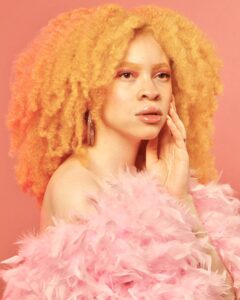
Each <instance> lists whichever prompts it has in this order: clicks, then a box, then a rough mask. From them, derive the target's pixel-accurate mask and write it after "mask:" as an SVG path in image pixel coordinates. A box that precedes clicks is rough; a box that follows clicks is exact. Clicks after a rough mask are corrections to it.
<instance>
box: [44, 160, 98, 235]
mask: <svg viewBox="0 0 240 300" xmlns="http://www.w3.org/2000/svg"><path fill="white" fill-rule="evenodd" d="M100 190H101V188H100V186H99V184H98V183H97V182H96V180H95V179H94V177H93V176H92V174H91V173H90V172H89V171H88V170H87V169H86V168H85V167H84V166H82V165H81V163H80V162H79V160H77V159H69V160H67V161H66V162H64V163H63V164H62V165H61V166H59V168H58V169H57V170H56V171H55V172H54V174H53V175H52V177H51V179H50V180H49V183H48V185H47V188H46V192H45V195H44V199H43V204H42V208H41V220H40V223H41V224H40V228H41V230H42V229H44V228H45V227H47V226H48V225H51V224H52V216H55V217H60V218H63V219H65V220H68V219H69V216H70V213H71V212H72V211H74V212H79V213H81V214H85V213H86V214H87V213H89V212H92V211H94V206H93V204H92V200H93V199H91V198H90V197H89V195H90V193H94V194H97V193H99V192H100ZM94 200H96V199H94Z"/></svg>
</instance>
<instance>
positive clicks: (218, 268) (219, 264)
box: [181, 194, 237, 299]
mask: <svg viewBox="0 0 240 300" xmlns="http://www.w3.org/2000/svg"><path fill="white" fill-rule="evenodd" d="M181 200H182V201H183V202H184V203H186V205H187V207H189V209H190V213H191V214H192V215H193V216H194V217H195V220H196V227H195V228H193V231H194V233H195V235H196V237H197V238H203V237H205V236H207V237H208V240H209V242H210V244H211V246H212V248H211V249H209V251H208V252H207V253H208V254H209V255H210V256H211V258H212V271H214V272H218V273H223V272H224V271H226V283H227V284H228V285H229V286H233V278H232V276H231V273H230V272H229V270H228V269H227V267H226V265H225V264H224V261H223V260H222V259H221V257H220V255H219V254H218V252H217V249H216V248H215V246H214V245H213V244H212V242H211V239H210V237H209V234H208V233H207V231H206V229H205V228H204V226H203V225H202V222H201V220H200V216H199V214H198V212H197V209H196V207H195V205H194V202H193V198H192V196H191V195H190V194H187V195H186V196H185V197H184V199H181ZM228 297H230V298H226V299H237V298H236V294H235V291H234V289H233V288H232V289H231V290H230V291H229V295H228ZM233 297H234V298H233Z"/></svg>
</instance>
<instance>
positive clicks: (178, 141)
mask: <svg viewBox="0 0 240 300" xmlns="http://www.w3.org/2000/svg"><path fill="white" fill-rule="evenodd" d="M167 124H168V126H169V128H170V130H171V132H172V135H173V138H174V140H175V143H176V145H177V146H178V147H179V148H182V147H183V146H185V142H184V138H183V136H182V133H181V131H180V130H179V128H178V127H177V126H176V124H175V123H174V121H173V120H172V118H171V117H170V116H169V115H168V116H167Z"/></svg>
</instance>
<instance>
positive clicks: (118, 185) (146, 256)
mask: <svg viewBox="0 0 240 300" xmlns="http://www.w3.org/2000/svg"><path fill="white" fill-rule="evenodd" d="M189 187H190V192H191V194H192V196H193V198H194V202H195V205H196V207H197V210H198V213H199V215H200V218H201V220H202V222H203V224H204V226H205V229H206V230H207V231H208V233H209V236H210V239H211V241H212V243H213V244H214V245H215V246H216V248H217V250H218V252H219V254H220V255H221V257H222V258H223V260H224V262H225V264H226V266H227V267H228V268H229V270H231V274H232V276H233V278H234V286H235V289H236V291H238V293H239V290H240V235H239V233H240V218H239V216H240V201H239V200H238V199H237V198H235V197H233V191H232V189H231V188H230V186H229V185H227V184H225V185H220V184H217V183H213V182H212V183H210V184H209V185H207V186H203V185H200V184H198V183H197V182H196V181H195V180H194V179H191V180H190V182H189ZM91 196H93V197H95V198H96V197H97V201H98V203H97V204H96V209H97V213H94V214H91V215H88V216H81V215H76V217H77V218H76V219H75V221H74V222H71V223H70V222H68V223H67V222H65V221H63V220H61V219H58V220H57V219H55V226H49V227H48V228H47V229H46V230H45V231H43V232H42V233H41V234H38V235H36V234H28V235H26V236H25V237H24V238H22V239H21V240H20V241H18V244H19V245H20V247H19V252H18V255H17V256H14V257H12V258H10V259H8V260H6V261H4V262H3V263H6V264H8V265H10V266H11V268H9V269H8V270H2V271H1V276H2V278H3V279H4V280H5V281H6V283H7V284H6V289H5V292H4V296H3V300H20V299H25V300H50V299H51V300H70V299H71V300H73V299H76V300H77V299H78V300H86V299H98V300H108V299H134V300H141V299H148V300H152V299H154V300H156V299H159V300H169V299H171V300H180V299H185V300H192V299H194V300H200V299H201V300H202V299H214V300H220V299H225V298H224V295H226V294H227V291H228V288H229V287H228V286H227V285H226V283H225V280H224V275H220V274H218V273H215V272H212V271H211V257H210V256H209V255H208V254H207V253H206V252H205V250H206V249H207V248H208V247H209V243H208V241H207V240H206V239H204V238H202V239H199V238H196V236H195V234H194V233H193V231H192V229H193V226H194V224H195V219H194V218H193V217H192V215H191V214H190V213H189V211H188V208H187V207H186V206H185V204H183V203H180V201H179V200H177V199H176V198H174V197H172V196H170V195H169V194H168V193H166V191H165V190H164V189H163V188H162V187H161V186H160V185H159V184H158V182H157V179H156V177H155V176H154V174H151V173H148V172H139V173H136V172H134V173H131V172H124V173H119V176H118V178H111V180H110V181H109V182H108V186H106V188H105V189H104V191H103V193H102V194H100V195H97V196H96V195H91Z"/></svg>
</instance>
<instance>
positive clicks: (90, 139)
mask: <svg viewBox="0 0 240 300" xmlns="http://www.w3.org/2000/svg"><path fill="white" fill-rule="evenodd" d="M94 142H95V125H94V122H93V119H92V115H91V112H90V110H89V111H88V112H87V145H88V146H93V145H94Z"/></svg>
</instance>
